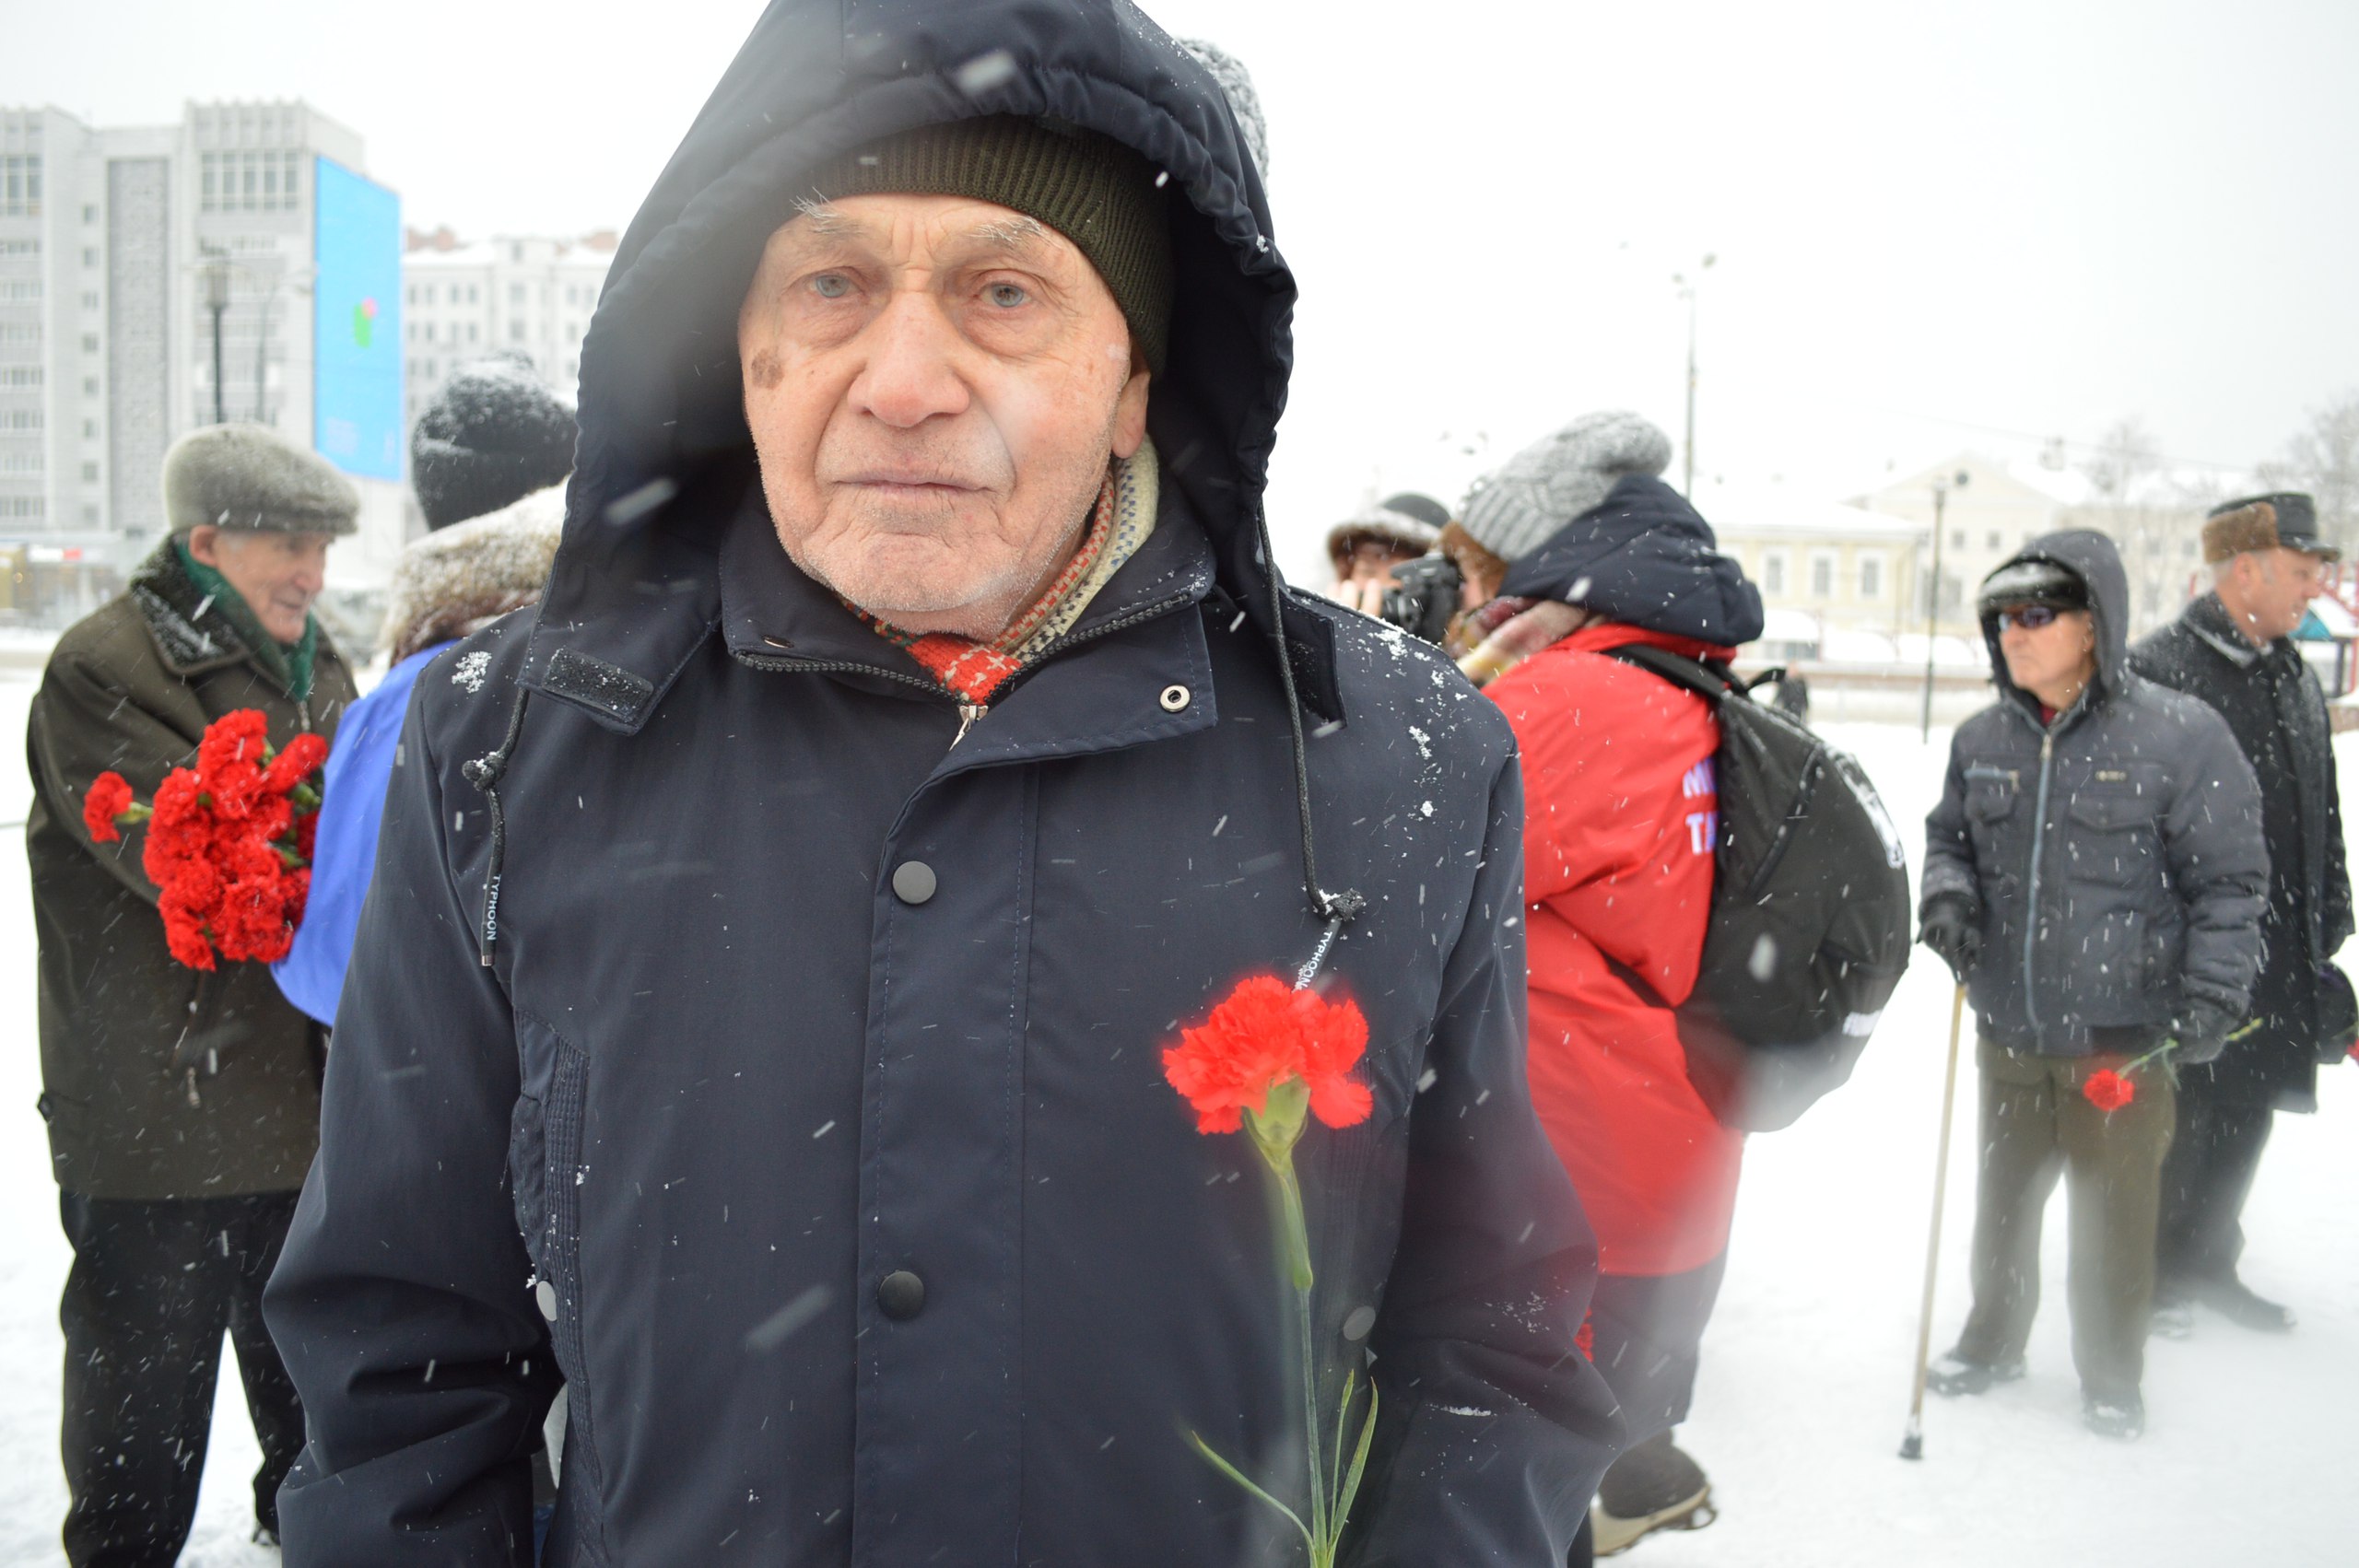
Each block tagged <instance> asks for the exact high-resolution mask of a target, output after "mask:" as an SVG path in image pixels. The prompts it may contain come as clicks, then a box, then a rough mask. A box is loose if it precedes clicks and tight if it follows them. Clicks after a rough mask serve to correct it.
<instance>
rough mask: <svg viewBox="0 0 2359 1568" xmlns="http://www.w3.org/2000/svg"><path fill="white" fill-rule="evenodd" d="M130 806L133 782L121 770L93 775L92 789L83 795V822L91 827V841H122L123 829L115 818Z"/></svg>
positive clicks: (97, 842)
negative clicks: (116, 822)
mask: <svg viewBox="0 0 2359 1568" xmlns="http://www.w3.org/2000/svg"><path fill="white" fill-rule="evenodd" d="M131 806H132V800H131V785H130V783H129V782H128V781H126V780H125V779H124V778H123V775H122V774H120V773H101V774H100V775H99V776H98V777H97V778H93V779H91V780H90V789H89V792H88V793H87V794H85V795H84V796H83V797H82V825H83V826H85V827H87V828H88V829H89V830H90V842H91V843H93V844H120V843H122V842H123V831H122V829H120V828H118V827H116V826H115V825H114V819H115V818H117V817H119V816H121V815H122V814H123V813H125V812H127V811H129V810H130V809H131Z"/></svg>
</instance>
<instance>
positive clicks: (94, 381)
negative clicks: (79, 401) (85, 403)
mask: <svg viewBox="0 0 2359 1568" xmlns="http://www.w3.org/2000/svg"><path fill="white" fill-rule="evenodd" d="M82 395H83V396H84V397H96V396H98V395H99V379H98V377H96V376H85V377H83V378H82Z"/></svg>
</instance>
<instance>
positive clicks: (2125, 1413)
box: [2081, 1388, 2146, 1443]
mask: <svg viewBox="0 0 2359 1568" xmlns="http://www.w3.org/2000/svg"><path fill="white" fill-rule="evenodd" d="M2081 1424H2082V1425H2083V1426H2085V1427H2087V1428H2088V1429H2089V1430H2090V1431H2091V1432H2094V1433H2096V1434H2097V1435H2098V1436H2099V1437H2114V1438H2118V1439H2120V1440H2121V1441H2122V1442H2124V1443H2134V1442H2136V1441H2137V1440H2138V1437H2139V1434H2140V1433H2143V1432H2144V1431H2145V1430H2146V1401H2145V1400H2144V1399H2143V1398H2141V1397H2140V1396H2139V1395H2138V1394H2136V1393H2135V1392H2131V1393H2128V1394H2098V1393H2094V1392H2092V1391H2091V1390H2089V1389H2086V1388H2083V1389H2082V1390H2081Z"/></svg>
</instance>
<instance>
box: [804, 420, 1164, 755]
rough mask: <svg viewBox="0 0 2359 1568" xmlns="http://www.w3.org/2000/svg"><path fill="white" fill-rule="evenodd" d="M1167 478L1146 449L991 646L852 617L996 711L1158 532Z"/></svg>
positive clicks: (1107, 490)
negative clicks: (995, 702)
mask: <svg viewBox="0 0 2359 1568" xmlns="http://www.w3.org/2000/svg"><path fill="white" fill-rule="evenodd" d="M1159 477H1160V474H1159V470H1158V468H1157V466H1156V456H1155V445H1154V443H1153V442H1151V441H1148V442H1142V443H1141V444H1140V447H1139V450H1138V451H1137V452H1136V453H1135V454H1133V456H1131V457H1129V458H1126V459H1124V460H1123V461H1122V462H1121V463H1120V464H1119V465H1117V467H1116V468H1115V470H1114V472H1113V473H1112V474H1109V475H1108V476H1107V479H1106V483H1105V484H1104V485H1102V486H1099V487H1098V491H1097V505H1096V506H1095V507H1093V508H1092V509H1090V514H1089V527H1088V528H1087V529H1086V531H1085V532H1084V533H1083V535H1082V540H1081V545H1080V547H1079V548H1078V549H1076V550H1074V553H1073V559H1072V560H1070V561H1067V562H1066V563H1065V565H1064V568H1063V569H1062V570H1061V571H1059V572H1058V573H1057V575H1056V578H1055V579H1054V580H1053V581H1051V582H1050V584H1049V585H1048V587H1047V588H1045V589H1043V590H1041V591H1040V595H1039V598H1037V599H1035V600H1033V601H1032V603H1031V606H1030V607H1029V608H1027V609H1026V610H1025V611H1024V612H1023V613H1022V614H1018V615H1017V616H1016V617H1015V619H1014V620H1013V621H1010V622H1009V623H1008V624H1007V629H1006V630H1004V631H1003V632H1001V633H1000V634H999V635H998V636H997V637H995V638H992V639H991V640H990V641H988V642H978V641H976V640H975V639H974V638H964V637H957V636H955V635H953V634H951V633H949V632H928V633H925V634H922V635H921V634H919V633H917V632H912V631H906V630H904V629H902V628H901V627H899V626H895V625H893V624H892V623H891V622H890V621H886V620H883V619H881V618H879V617H878V616H875V615H872V614H869V613H868V612H867V611H865V610H863V609H862V608H861V607H860V606H859V605H857V604H853V603H851V601H849V600H846V601H845V605H846V607H847V608H848V609H850V610H851V613H852V614H855V615H858V616H859V617H860V618H861V620H862V621H863V622H864V623H866V624H867V626H868V627H869V629H870V630H871V631H874V632H875V633H876V634H877V635H878V636H879V637H881V638H884V639H885V640H886V641H887V642H889V643H891V644H892V645H893V646H894V647H896V648H899V649H907V650H908V652H909V655H910V658H912V659H915V660H916V661H918V664H919V667H920V668H921V669H923V670H924V671H925V673H927V674H929V675H932V676H933V678H934V680H935V681H936V682H938V683H940V685H941V686H942V688H943V690H945V691H946V692H948V693H950V695H951V696H955V697H957V699H958V700H959V701H960V702H963V703H966V704H968V705H969V706H972V707H975V708H988V707H990V706H991V703H992V698H993V697H996V696H998V695H999V694H1000V693H1001V692H1002V691H1003V690H1004V689H1005V688H1006V686H1007V684H1008V682H1010V681H1012V680H1014V679H1015V677H1016V676H1017V675H1019V674H1021V673H1023V672H1024V671H1025V670H1026V669H1027V668H1029V667H1030V666H1031V665H1032V664H1034V663H1035V662H1037V661H1039V658H1040V656H1041V655H1042V654H1044V653H1046V652H1047V651H1048V650H1049V648H1050V645H1051V644H1053V643H1054V642H1056V640H1057V639H1058V638H1062V636H1064V635H1065V633H1067V632H1068V631H1071V630H1072V629H1073V626H1074V622H1075V621H1078V620H1080V619H1081V613H1082V612H1083V611H1084V610H1086V609H1087V608H1088V607H1089V602H1090V601H1091V600H1092V599H1095V598H1096V597H1097V591H1098V590H1099V589H1101V588H1103V587H1105V586H1106V584H1107V582H1108V580H1109V579H1111V578H1112V577H1113V575H1114V573H1115V572H1116V571H1118V570H1120V569H1121V566H1122V564H1123V563H1124V562H1125V561H1128V560H1129V559H1130V558H1131V557H1132V556H1133V555H1135V554H1137V553H1138V547H1139V546H1140V545H1141V544H1144V543H1145V542H1146V537H1147V535H1148V534H1150V533H1152V532H1155V507H1156V494H1157V490H1158V484H1157V481H1158V479H1159Z"/></svg>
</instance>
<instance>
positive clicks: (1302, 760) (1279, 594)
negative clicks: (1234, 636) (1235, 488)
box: [1253, 504, 1367, 990]
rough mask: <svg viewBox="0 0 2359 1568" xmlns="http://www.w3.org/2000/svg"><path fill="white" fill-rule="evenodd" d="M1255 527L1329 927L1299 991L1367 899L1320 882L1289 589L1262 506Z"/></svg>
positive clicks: (1306, 864)
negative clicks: (1289, 630)
mask: <svg viewBox="0 0 2359 1568" xmlns="http://www.w3.org/2000/svg"><path fill="white" fill-rule="evenodd" d="M1253 525H1254V527H1255V529H1256V530H1257V531H1258V532H1260V534H1261V542H1262V571H1263V574H1264V580H1266V581H1267V583H1268V584H1269V590H1270V639H1271V641H1272V642H1273V644H1274V645H1275V647H1276V649H1277V655H1278V684H1279V685H1280V686H1282V687H1283V688H1284V689H1285V699H1286V728H1287V731H1288V732H1289V734H1290V735H1291V738H1292V740H1293V742H1294V794H1295V810H1296V813H1297V817H1298V819H1299V821H1300V823H1301V827H1302V885H1303V889H1304V891H1305V892H1306V893H1308V894H1309V897H1310V912H1311V914H1312V916H1313V917H1315V918H1316V919H1319V920H1320V921H1321V922H1323V924H1324V926H1325V930H1323V931H1322V932H1321V933H1320V938H1319V945H1318V946H1316V947H1315V948H1313V949H1312V950H1311V954H1310V958H1309V961H1308V962H1307V963H1305V964H1304V965H1303V966H1302V967H1301V968H1300V969H1299V970H1298V971H1297V972H1296V976H1295V989H1297V990H1300V989H1304V988H1306V987H1308V986H1309V984H1310V982H1311V980H1312V978H1313V977H1315V976H1316V975H1317V974H1318V973H1319V966H1320V965H1321V964H1323V963H1325V962H1326V960H1327V954H1328V952H1329V950H1330V949H1332V947H1333V946H1334V945H1335V939H1336V938H1337V937H1338V936H1340V935H1342V934H1343V930H1344V925H1345V924H1346V923H1348V922H1349V921H1351V920H1353V919H1356V918H1357V917H1358V915H1359V913H1360V911H1361V910H1363V909H1365V908H1367V898H1366V897H1364V896H1362V895H1360V894H1359V893H1358V892H1356V891H1355V890H1353V889H1351V888H1345V889H1344V891H1343V892H1341V893H1329V892H1327V891H1326V890H1325V889H1324V888H1322V887H1320V885H1319V849H1318V846H1317V844H1316V843H1315V842H1314V841H1313V836H1312V833H1311V826H1310V748H1309V745H1308V744H1307V743H1305V742H1304V739H1303V734H1302V701H1301V698H1300V697H1299V696H1297V695H1296V691H1295V682H1294V660H1293V658H1292V656H1291V655H1290V654H1289V653H1288V652H1287V649H1286V623H1285V590H1284V589H1283V588H1282V587H1280V585H1279V582H1278V556H1277V552H1276V551H1275V550H1274V549H1273V548H1272V547H1271V544H1270V520H1269V516H1268V514H1267V513H1266V512H1264V511H1263V510H1262V508H1261V507H1260V505H1259V504H1256V505H1255V507H1254V509H1253Z"/></svg>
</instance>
